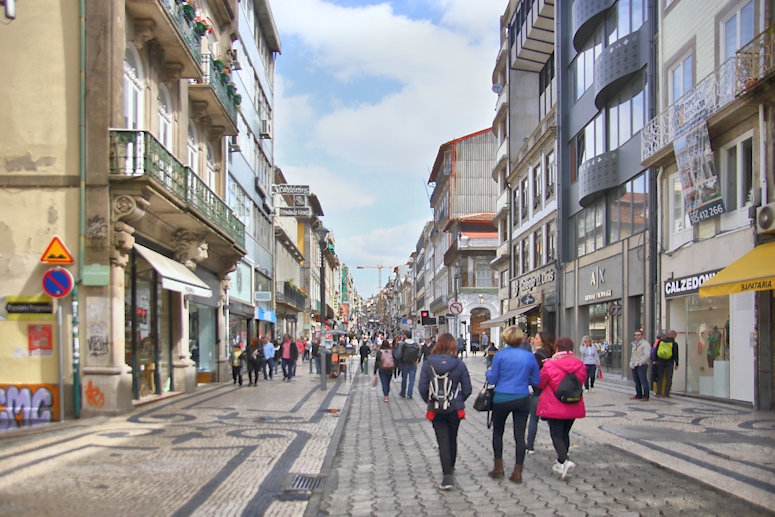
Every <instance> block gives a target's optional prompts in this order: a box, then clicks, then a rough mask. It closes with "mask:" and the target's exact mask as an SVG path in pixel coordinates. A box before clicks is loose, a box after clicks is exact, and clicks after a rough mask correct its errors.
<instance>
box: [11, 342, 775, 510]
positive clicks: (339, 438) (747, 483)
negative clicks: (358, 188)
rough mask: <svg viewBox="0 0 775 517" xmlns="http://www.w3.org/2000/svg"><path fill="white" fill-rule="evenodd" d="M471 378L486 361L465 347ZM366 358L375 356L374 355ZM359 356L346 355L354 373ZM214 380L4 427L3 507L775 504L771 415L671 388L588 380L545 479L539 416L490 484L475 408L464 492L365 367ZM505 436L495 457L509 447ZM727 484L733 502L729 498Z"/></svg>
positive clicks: (478, 377) (401, 405) (488, 455)
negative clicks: (140, 401)
mask: <svg viewBox="0 0 775 517" xmlns="http://www.w3.org/2000/svg"><path fill="white" fill-rule="evenodd" d="M465 362H466V364H467V366H468V368H469V370H470V372H471V377H472V383H473V384H474V386H475V390H476V389H478V386H477V384H478V385H481V383H482V382H483V374H484V360H483V358H482V357H481V356H478V357H468V358H466V359H465ZM372 366H373V362H372ZM356 368H357V367H356ZM297 373H298V376H297V377H295V378H294V379H293V381H291V382H281V381H280V380H278V379H275V380H274V381H263V380H262V381H259V383H258V386H257V387H248V386H247V385H245V386H242V387H240V386H235V385H234V384H232V383H231V382H229V383H226V384H210V385H205V386H201V387H200V388H199V389H197V390H196V392H194V393H191V394H185V395H180V396H173V397H170V398H168V399H166V400H164V401H161V402H158V403H156V404H152V405H147V406H140V407H137V408H136V409H135V411H134V412H133V413H132V414H130V415H127V416H122V417H97V418H93V419H82V420H77V421H69V422H66V423H64V424H50V425H48V426H43V427H40V428H33V429H32V430H23V431H19V432H12V433H5V434H4V435H1V436H0V450H2V452H0V462H1V463H0V464H2V469H1V470H0V515H14V516H17V517H21V516H39V515H59V516H76V515H77V516H102V515H111V516H123V515H135V514H137V513H138V512H142V513H143V514H145V515H159V516H167V515H180V516H183V515H219V516H220V515H267V516H291V515H298V516H302V515H306V516H317V515H378V516H383V515H399V514H404V515H407V514H409V515H461V516H462V515H465V516H468V515H488V516H489V515H515V514H519V515H523V514H524V515H579V514H589V515H678V514H682V515H697V516H700V515H702V516H705V515H747V516H748V515H772V512H773V511H775V483H774V482H773V479H775V476H773V474H775V461H773V460H772V454H771V451H772V448H773V446H775V415H774V414H773V413H772V412H754V411H752V410H750V409H747V408H740V407H737V406H734V405H729V404H718V403H713V402H708V401H705V400H699V399H692V398H686V397H680V396H674V397H671V398H670V399H660V400H656V399H652V400H651V401H649V402H640V401H633V400H630V396H631V392H632V388H631V386H629V385H628V384H626V383H624V382H615V381H613V380H609V381H603V382H599V384H598V386H597V389H596V390H595V391H594V392H592V393H588V394H587V395H585V399H586V405H587V417H586V418H585V419H583V420H579V421H577V422H576V424H575V425H574V427H573V431H572V433H571V443H572V448H571V457H572V458H573V460H574V461H575V462H576V463H577V464H578V467H577V468H576V470H575V471H574V472H573V474H572V476H571V477H570V478H569V479H567V480H565V481H560V480H559V479H557V478H556V477H554V476H553V475H552V472H551V465H552V463H553V462H554V459H555V458H554V453H553V449H552V446H551V442H550V440H549V433H548V429H547V427H546V425H545V424H544V423H540V424H539V433H538V440H537V444H536V454H533V455H530V456H528V457H527V459H526V461H525V468H524V482H523V483H522V484H521V485H515V484H513V483H510V482H509V481H508V479H502V480H492V479H490V478H488V477H487V471H488V470H489V469H490V468H491V466H492V452H491V446H490V443H491V434H490V432H489V431H488V429H487V428H486V424H485V415H484V414H482V413H477V412H475V411H473V410H472V409H471V408H470V403H471V402H472V401H471V400H470V399H469V404H468V406H469V408H468V411H467V418H466V420H465V421H464V422H463V423H462V424H461V427H460V435H459V454H458V462H457V466H456V479H457V487H456V489H455V490H452V491H450V492H442V491H440V490H438V489H437V488H436V486H437V484H438V482H439V480H440V476H441V469H440V465H439V459H438V455H437V451H436V444H435V438H434V436H433V431H432V428H431V425H430V424H429V423H428V421H427V420H425V418H424V413H425V407H424V405H423V403H422V401H421V400H420V399H419V397H418V396H417V394H415V397H414V398H413V399H411V400H409V399H402V398H399V397H398V395H397V391H398V387H399V386H400V384H399V383H398V382H393V383H392V385H391V397H390V401H389V402H388V403H384V402H383V401H382V396H381V391H380V390H379V388H374V387H372V376H371V374H370V373H369V375H362V374H360V373H355V375H352V373H353V371H351V372H349V373H350V374H351V375H348V376H347V378H344V376H342V377H341V378H340V379H328V380H327V382H326V390H325V391H322V390H321V389H320V384H321V383H320V377H319V376H317V375H314V374H313V375H311V374H310V373H309V370H308V368H307V366H306V365H304V364H301V365H300V366H299V368H298V371H297ZM508 429H509V427H508V424H507V432H506V436H505V438H504V458H509V454H513V452H511V451H513V450H514V445H513V440H512V439H511V438H510V436H509V435H510V433H509V431H508ZM731 495H733V496H734V497H731Z"/></svg>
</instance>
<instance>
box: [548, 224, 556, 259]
mask: <svg viewBox="0 0 775 517" xmlns="http://www.w3.org/2000/svg"><path fill="white" fill-rule="evenodd" d="M556 242H557V224H556V223H555V222H554V221H551V222H549V223H547V225H546V263H547V264H548V263H550V262H552V261H554V259H555V258H557V244H556Z"/></svg>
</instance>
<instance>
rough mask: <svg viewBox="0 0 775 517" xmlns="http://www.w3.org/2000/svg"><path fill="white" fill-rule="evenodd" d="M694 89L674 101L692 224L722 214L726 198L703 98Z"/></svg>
mask: <svg viewBox="0 0 775 517" xmlns="http://www.w3.org/2000/svg"><path fill="white" fill-rule="evenodd" d="M698 93H699V92H695V93H694V94H689V95H685V96H684V97H682V98H681V99H679V100H678V101H676V102H675V112H674V117H675V121H674V123H675V140H673V151H674V152H675V161H676V164H677V165H678V177H679V178H680V180H681V190H682V194H683V199H684V206H685V208H686V212H687V214H688V215H689V220H690V221H691V223H692V224H697V223H699V222H701V221H705V220H706V219H710V218H711V217H716V216H718V215H721V214H723V213H724V212H725V211H726V210H725V209H724V200H723V199H722V197H721V184H720V183H719V178H718V174H716V164H715V162H714V160H713V149H711V147H710V136H709V135H708V125H707V114H706V109H705V100H704V98H703V97H702V96H701V95H699V94H698Z"/></svg>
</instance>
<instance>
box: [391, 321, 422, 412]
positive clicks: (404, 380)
mask: <svg viewBox="0 0 775 517" xmlns="http://www.w3.org/2000/svg"><path fill="white" fill-rule="evenodd" d="M396 356H397V359H398V367H399V368H400V369H401V392H400V393H399V394H398V395H399V396H400V397H401V398H403V397H408V398H412V393H413V391H414V379H415V376H416V375H417V362H418V360H419V359H420V347H419V346H418V345H417V343H415V342H414V339H412V331H411V330H405V331H404V340H403V341H401V344H400V345H399V347H398V350H397V352H396Z"/></svg>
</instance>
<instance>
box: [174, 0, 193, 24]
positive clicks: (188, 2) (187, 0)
mask: <svg viewBox="0 0 775 517" xmlns="http://www.w3.org/2000/svg"><path fill="white" fill-rule="evenodd" d="M178 4H179V5H180V9H181V10H182V11H183V17H184V18H185V19H186V20H188V21H193V20H194V16H195V15H196V8H195V7H194V2H193V1H192V0H178Z"/></svg>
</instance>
